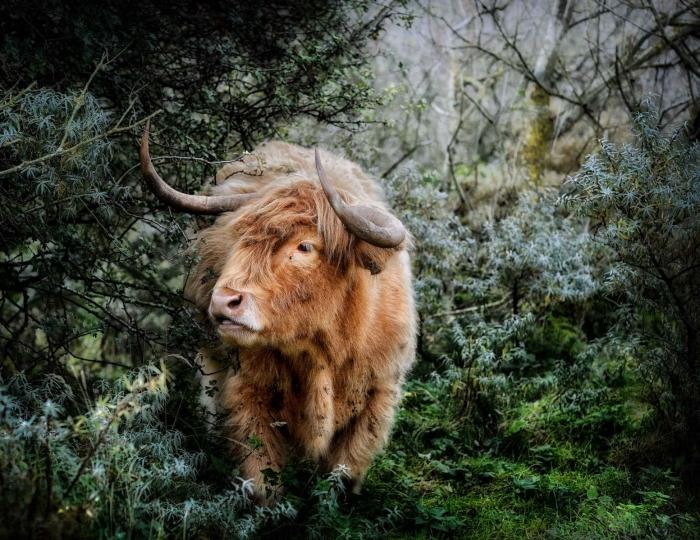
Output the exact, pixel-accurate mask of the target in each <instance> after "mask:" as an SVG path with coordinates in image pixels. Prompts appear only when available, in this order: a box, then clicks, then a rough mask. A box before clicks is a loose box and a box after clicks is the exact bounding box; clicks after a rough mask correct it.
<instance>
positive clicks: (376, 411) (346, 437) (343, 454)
mask: <svg viewBox="0 0 700 540" xmlns="http://www.w3.org/2000/svg"><path fill="white" fill-rule="evenodd" d="M398 399H399V386H398V385H391V384H386V385H377V386H375V387H372V388H370V389H369V390H368V393H367V404H366V406H365V408H364V409H363V410H362V411H361V412H360V413H359V414H358V415H357V416H355V417H354V418H353V419H352V420H351V421H350V422H349V423H348V425H347V426H345V427H344V428H343V429H342V430H341V431H339V432H338V434H337V435H336V437H335V438H334V440H333V444H332V446H331V450H330V453H329V456H328V460H327V465H328V467H329V468H333V467H335V466H337V465H340V464H344V465H347V466H348V468H349V469H350V471H349V473H350V481H351V487H352V492H353V493H355V494H359V493H360V488H361V487H362V482H363V481H364V479H365V475H366V474H367V469H368V468H369V466H370V465H371V464H372V460H373V459H374V457H375V456H376V454H377V453H378V452H379V451H380V450H381V449H382V447H383V446H384V445H385V444H386V443H387V441H388V440H389V433H390V431H391V426H392V424H393V422H394V414H395V411H396V406H397V404H398Z"/></svg>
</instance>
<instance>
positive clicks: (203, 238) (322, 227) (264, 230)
mask: <svg viewBox="0 0 700 540" xmlns="http://www.w3.org/2000/svg"><path fill="white" fill-rule="evenodd" d="M321 156H322V159H323V162H324V166H325V168H326V170H327V174H328V177H329V178H330V179H331V181H332V182H333V184H334V185H335V186H336V187H337V188H338V189H339V191H341V193H342V195H343V197H344V198H345V199H346V201H348V202H350V203H352V202H355V201H361V202H362V203H364V204H374V205H376V206H378V207H381V208H386V207H385V205H384V203H383V201H382V200H381V198H380V195H379V188H378V186H377V185H376V183H375V182H373V181H372V180H370V179H369V178H368V177H367V176H366V175H364V174H363V173H362V171H361V170H360V169H359V168H358V167H357V166H356V165H354V164H352V163H350V162H348V161H346V160H343V159H341V158H338V157H335V156H332V155H331V154H329V153H326V152H323V153H322V154H321ZM217 179H218V180H219V181H220V182H221V184H220V185H218V186H217V187H216V188H215V189H214V191H215V193H216V194H231V193H246V192H254V193H257V194H258V195H259V198H258V199H256V200H255V201H253V202H251V203H249V204H247V205H246V206H245V207H243V208H242V209H240V210H238V211H236V212H230V213H227V214H224V215H222V216H220V217H219V218H218V219H217V221H216V222H215V223H214V224H213V225H212V226H211V227H209V228H207V229H205V230H204V231H202V233H201V235H200V238H199V240H198V250H199V254H200V256H201V262H200V263H199V265H198V267H197V269H196V272H195V273H194V275H193V276H192V277H191V279H190V280H189V282H188V284H187V291H186V293H187V295H188V297H189V298H190V299H191V300H193V301H194V302H195V303H196V304H197V305H198V306H199V308H200V309H201V310H202V311H203V312H205V313H206V311H207V309H208V308H209V303H210V298H211V294H212V290H213V289H214V288H215V287H216V288H217V290H218V288H222V287H223V288H227V289H232V290H236V291H244V292H245V293H246V294H247V295H249V296H250V297H251V298H253V299H254V310H255V317H256V321H258V322H259V324H260V328H257V329H256V331H254V332H253V331H251V332H248V331H243V332H236V333H234V334H231V333H227V332H224V331H220V335H221V339H222V342H223V344H224V345H225V346H226V347H238V348H239V349H240V353H239V360H240V367H239V368H238V370H237V371H236V372H233V371H232V370H229V371H228V372H225V371H224V372H222V371H221V370H220V369H218V365H217V358H216V355H215V354H212V353H211V351H210V352H208V353H205V354H204V358H205V366H204V370H205V372H206V373H210V374H212V375H209V376H207V377H205V379H206V380H205V381H204V382H205V384H211V383H212V380H213V379H218V382H219V384H220V387H221V388H222V392H221V395H220V404H221V405H223V407H224V410H226V411H227V413H228V421H227V429H228V430H229V437H230V439H231V441H232V450H233V451H234V453H235V454H236V455H237V456H238V457H239V458H241V459H242V460H243V462H242V470H243V474H244V476H245V477H247V478H250V479H252V480H253V481H254V482H255V485H256V488H257V493H258V495H259V496H260V497H261V499H262V500H265V497H266V496H269V495H270V494H269V493H265V490H266V486H265V484H264V479H263V474H262V472H261V471H263V470H265V469H268V468H270V469H273V470H279V469H280V468H281V467H282V466H283V465H284V463H285V461H286V460H287V458H288V457H289V456H290V454H292V453H296V454H300V455H301V456H304V457H307V458H310V459H312V460H315V461H316V462H317V463H319V464H320V465H321V466H322V467H323V468H324V469H325V470H330V469H332V468H333V467H334V466H336V465H338V464H345V465H346V466H347V467H349V470H350V474H351V479H352V484H353V489H354V490H355V491H356V492H357V491H359V488H360V485H361V483H362V480H363V478H364V476H365V474H366V471H367V468H368V467H369V465H370V464H371V462H372V459H373V458H374V456H375V455H376V453H377V452H378V451H379V450H380V449H381V448H382V447H383V445H384V444H385V443H386V442H387V439H388V437H389V432H390V429H391V426H392V422H393V418H394V412H395V409H396V406H397V404H398V401H399V397H400V390H401V385H402V383H403V381H404V377H405V375H406V372H407V370H408V369H409V368H410V366H411V364H412V362H413V360H414V352H415V328H416V314H415V309H414V304H413V291H412V286H411V275H410V263H409V257H408V253H407V251H406V247H407V246H406V245H405V243H404V245H401V246H399V247H398V248H395V249H382V248H377V247H375V246H371V245H369V244H367V243H365V242H364V241H361V240H358V239H357V238H355V237H354V236H352V235H350V234H349V233H348V232H347V231H346V229H345V227H344V226H343V225H342V223H341V222H340V220H339V219H338V218H337V216H336V215H335V213H334V212H333V210H332V208H331V207H330V205H329V204H328V201H327V200H326V197H325V195H324V193H323V191H322V190H321V188H320V186H319V183H318V180H317V177H316V171H315V168H314V161H313V154H312V153H311V151H309V150H306V149H303V148H300V147H297V146H293V145H288V144H284V143H277V142H275V143H268V144H266V145H263V146H261V147H260V148H258V150H257V151H256V152H255V153H254V154H253V155H251V156H248V157H247V158H246V160H245V163H244V164H243V165H241V164H233V165H229V166H227V167H225V168H224V169H223V170H222V171H220V173H219V174H218V175H217ZM302 243H304V244H305V245H306V246H307V247H308V245H309V244H310V245H311V246H312V248H313V249H312V250H311V251H310V252H308V251H307V250H306V249H305V250H300V249H299V246H300V244H302ZM224 369H225V368H224ZM253 436H254V437H255V438H256V439H257V440H259V441H260V442H261V443H262V445H261V446H259V447H258V448H250V443H249V441H250V440H251V437H253Z"/></svg>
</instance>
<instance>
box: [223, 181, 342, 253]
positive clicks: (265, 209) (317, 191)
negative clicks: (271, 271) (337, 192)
mask: <svg viewBox="0 0 700 540" xmlns="http://www.w3.org/2000/svg"><path fill="white" fill-rule="evenodd" d="M231 225H232V227H233V228H234V230H235V232H236V234H237V236H238V240H239V242H241V246H250V247H252V246H253V245H256V246H258V248H262V247H263V246H265V247H266V248H267V249H270V250H274V248H275V247H278V246H279V245H281V244H282V243H283V242H285V241H286V240H288V239H289V238H291V237H292V236H294V235H296V234H297V233H298V232H300V231H302V230H315V231H316V232H317V233H318V235H319V236H320V238H321V240H322V242H323V247H324V250H325V251H326V255H327V256H328V257H329V259H330V260H332V261H334V262H336V263H338V262H341V260H344V259H346V258H347V255H348V253H349V251H350V249H351V247H352V244H353V239H352V237H351V236H350V234H349V233H348V232H347V230H346V229H345V227H344V226H343V224H342V223H341V222H340V219H338V217H337V216H336V215H335V212H334V211H333V209H332V208H331V206H330V204H329V203H328V200H327V199H326V196H325V194H324V193H323V191H322V190H321V188H320V186H318V185H317V184H315V183H312V182H298V183H295V184H293V185H287V186H282V187H279V188H277V189H273V190H270V191H269V192H268V193H266V194H265V195H264V196H263V197H261V198H260V199H259V200H257V201H254V202H253V203H251V204H250V205H249V206H248V207H246V208H245V209H244V211H243V212H242V213H241V214H240V215H239V217H238V218H237V219H236V220H235V221H234V222H233V223H231Z"/></svg>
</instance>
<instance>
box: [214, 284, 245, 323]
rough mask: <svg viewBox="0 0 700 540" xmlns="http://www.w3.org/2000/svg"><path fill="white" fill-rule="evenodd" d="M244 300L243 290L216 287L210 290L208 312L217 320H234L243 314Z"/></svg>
mask: <svg viewBox="0 0 700 540" xmlns="http://www.w3.org/2000/svg"><path fill="white" fill-rule="evenodd" d="M245 301H246V294H245V293H244V292H241V291H234V290H233V289H229V288H228V287H218V288H216V289H214V291H213V292H212V295H211V303H210V304H209V313H210V314H211V317H212V319H214V320H215V321H217V322H222V321H224V320H226V319H230V320H236V319H237V318H238V317H240V316H241V315H242V314H243V309H244V305H245Z"/></svg>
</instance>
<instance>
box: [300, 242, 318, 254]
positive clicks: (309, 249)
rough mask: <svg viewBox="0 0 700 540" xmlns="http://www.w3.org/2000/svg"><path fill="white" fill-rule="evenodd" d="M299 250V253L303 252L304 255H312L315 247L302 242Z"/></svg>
mask: <svg viewBox="0 0 700 540" xmlns="http://www.w3.org/2000/svg"><path fill="white" fill-rule="evenodd" d="M297 249H298V250H299V251H303V252H304V253H311V252H312V251H313V250H314V246H313V245H312V244H310V243H309V242H302V243H301V244H299V245H298V246H297Z"/></svg>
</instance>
